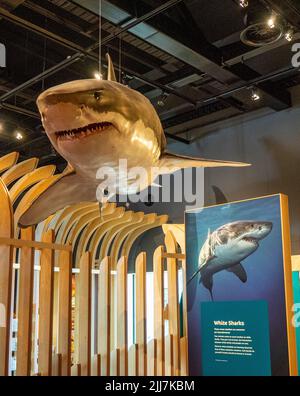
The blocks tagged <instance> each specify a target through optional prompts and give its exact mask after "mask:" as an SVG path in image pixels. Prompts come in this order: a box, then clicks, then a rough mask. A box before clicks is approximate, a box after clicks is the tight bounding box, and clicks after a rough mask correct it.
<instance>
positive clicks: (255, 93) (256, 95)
mask: <svg viewBox="0 0 300 396" xmlns="http://www.w3.org/2000/svg"><path fill="white" fill-rule="evenodd" d="M251 99H252V100H253V102H257V101H258V100H260V94H259V92H258V91H257V90H256V89H252V94H251Z"/></svg>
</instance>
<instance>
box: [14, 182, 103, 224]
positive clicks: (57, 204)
mask: <svg viewBox="0 0 300 396" xmlns="http://www.w3.org/2000/svg"><path fill="white" fill-rule="evenodd" d="M96 188H97V187H96V185H95V184H92V183H87V181H86V180H84V179H83V178H81V177H79V176H78V175H76V174H70V175H63V177H62V178H61V179H59V180H57V181H56V182H55V183H54V184H52V185H51V186H50V187H49V188H47V190H45V191H44V192H42V193H41V194H40V195H39V196H37V197H36V198H35V199H34V201H33V202H32V203H31V205H30V206H29V208H28V209H27V210H26V211H25V212H24V213H23V215H22V216H21V217H20V219H19V226H20V227H28V226H31V225H35V224H38V223H39V222H41V221H43V220H45V219H46V218H47V217H49V216H50V215H52V214H54V213H56V212H57V211H58V210H60V209H63V208H65V207H66V206H68V205H73V204H76V203H80V202H90V201H92V202H96V200H97V199H96Z"/></svg>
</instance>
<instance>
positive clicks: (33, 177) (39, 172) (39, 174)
mask: <svg viewBox="0 0 300 396" xmlns="http://www.w3.org/2000/svg"><path fill="white" fill-rule="evenodd" d="M55 169H56V167H55V165H47V166H42V167H41V168H38V169H35V170H34V171H32V172H30V173H28V174H27V175H25V176H23V177H22V178H21V179H19V180H18V181H17V182H16V183H15V184H14V185H13V186H12V187H11V188H10V189H9V195H10V197H11V201H12V203H15V202H16V200H17V199H18V198H19V196H20V195H21V194H22V192H24V191H25V190H27V189H28V188H29V187H30V186H33V185H34V184H36V183H39V182H40V181H42V180H44V179H47V178H48V177H50V176H53V174H54V172H55Z"/></svg>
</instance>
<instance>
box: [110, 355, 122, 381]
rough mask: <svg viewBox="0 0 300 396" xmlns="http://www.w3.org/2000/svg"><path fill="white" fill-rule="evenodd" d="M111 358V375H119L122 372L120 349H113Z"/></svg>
mask: <svg viewBox="0 0 300 396" xmlns="http://www.w3.org/2000/svg"><path fill="white" fill-rule="evenodd" d="M110 354H111V358H110V372H111V374H110V375H111V376H119V375H121V374H120V365H121V362H120V350H119V349H115V350H114V351H111V353H110Z"/></svg>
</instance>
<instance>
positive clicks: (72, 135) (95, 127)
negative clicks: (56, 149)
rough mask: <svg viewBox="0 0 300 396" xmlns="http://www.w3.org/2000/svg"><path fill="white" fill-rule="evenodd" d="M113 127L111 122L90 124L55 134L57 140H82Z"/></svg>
mask: <svg viewBox="0 0 300 396" xmlns="http://www.w3.org/2000/svg"><path fill="white" fill-rule="evenodd" d="M111 127H114V125H113V124H112V123H111V122H98V123H96V124H90V125H87V126H85V127H82V128H78V129H71V130H68V131H59V132H56V133H55V136H56V137H57V139H58V140H60V141H62V140H75V139H84V138H86V137H88V136H91V135H95V134H98V133H101V132H104V131H105V130H107V129H109V128H111Z"/></svg>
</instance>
